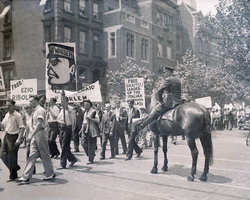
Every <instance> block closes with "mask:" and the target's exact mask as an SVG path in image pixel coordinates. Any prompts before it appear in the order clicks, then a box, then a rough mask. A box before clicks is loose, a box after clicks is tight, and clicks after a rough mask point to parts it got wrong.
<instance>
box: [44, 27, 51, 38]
mask: <svg viewBox="0 0 250 200" xmlns="http://www.w3.org/2000/svg"><path fill="white" fill-rule="evenodd" d="M51 36H52V30H51V25H48V26H45V27H44V40H45V42H51V41H52V39H51Z"/></svg>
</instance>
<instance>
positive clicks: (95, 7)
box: [93, 3, 99, 20]
mask: <svg viewBox="0 0 250 200" xmlns="http://www.w3.org/2000/svg"><path fill="white" fill-rule="evenodd" d="M93 18H94V19H96V20H99V4H97V3H93Z"/></svg>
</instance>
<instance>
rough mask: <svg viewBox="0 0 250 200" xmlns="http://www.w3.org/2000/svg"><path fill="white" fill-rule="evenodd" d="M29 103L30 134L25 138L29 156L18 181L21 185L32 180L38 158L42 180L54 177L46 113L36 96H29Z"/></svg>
mask: <svg viewBox="0 0 250 200" xmlns="http://www.w3.org/2000/svg"><path fill="white" fill-rule="evenodd" d="M29 102H30V106H31V107H32V108H33V109H34V111H33V114H32V119H31V120H32V122H31V124H32V125H31V132H30V134H29V137H28V138H27V142H28V143H29V142H30V155H29V158H28V160H27V162H26V166H25V169H24V171H23V175H22V177H21V178H20V179H19V181H21V183H22V184H27V183H29V180H30V179H31V178H32V175H33V172H34V167H35V162H36V159H37V158H38V157H40V158H41V160H42V163H43V167H44V173H45V178H44V180H53V179H54V178H55V176H56V175H55V172H54V169H53V165H52V161H51V158H50V153H49V145H48V133H47V117H46V112H45V110H44V108H43V107H41V106H40V105H39V97H38V96H31V97H30V99H29Z"/></svg>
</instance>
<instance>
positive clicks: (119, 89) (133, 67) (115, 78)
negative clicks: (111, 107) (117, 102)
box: [106, 59, 154, 99]
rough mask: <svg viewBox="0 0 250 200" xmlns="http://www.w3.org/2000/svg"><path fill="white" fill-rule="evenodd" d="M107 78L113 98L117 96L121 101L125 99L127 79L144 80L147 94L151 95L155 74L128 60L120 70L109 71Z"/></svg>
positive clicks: (121, 65) (122, 64)
mask: <svg viewBox="0 0 250 200" xmlns="http://www.w3.org/2000/svg"><path fill="white" fill-rule="evenodd" d="M106 77H107V87H108V90H109V93H110V94H111V95H112V96H113V97H114V96H117V97H119V98H121V99H125V79H126V78H144V86H145V93H146V94H151V91H152V89H153V83H154V80H153V78H154V73H153V72H152V71H150V70H149V69H147V68H146V67H144V66H140V65H138V64H136V63H134V62H133V61H132V60H130V59H126V60H125V61H124V62H123V63H121V64H120V68H119V69H118V70H116V71H112V70H108V71H107V75H106Z"/></svg>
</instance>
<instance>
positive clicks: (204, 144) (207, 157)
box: [200, 137, 210, 181]
mask: <svg viewBox="0 0 250 200" xmlns="http://www.w3.org/2000/svg"><path fill="white" fill-rule="evenodd" d="M200 141H201V145H202V147H203V152H204V156H205V165H204V170H203V173H202V175H201V177H200V181H207V174H208V172H209V160H210V153H209V147H208V145H207V142H206V138H204V137H200Z"/></svg>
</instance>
